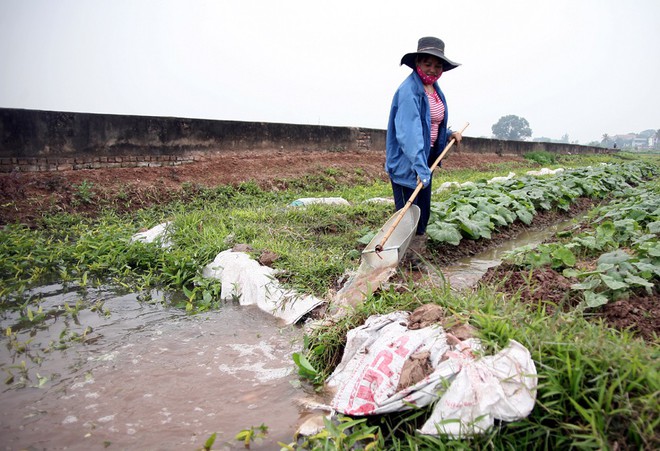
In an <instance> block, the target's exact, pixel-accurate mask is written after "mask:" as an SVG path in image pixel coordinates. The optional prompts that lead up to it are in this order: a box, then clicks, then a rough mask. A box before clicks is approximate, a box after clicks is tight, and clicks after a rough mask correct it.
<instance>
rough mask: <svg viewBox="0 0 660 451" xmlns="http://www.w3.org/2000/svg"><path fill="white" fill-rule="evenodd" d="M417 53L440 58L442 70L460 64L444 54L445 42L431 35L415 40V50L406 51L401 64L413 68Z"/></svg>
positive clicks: (453, 67) (450, 68) (445, 70)
mask: <svg viewBox="0 0 660 451" xmlns="http://www.w3.org/2000/svg"><path fill="white" fill-rule="evenodd" d="M419 55H433V56H436V57H438V58H440V59H441V60H442V61H443V63H442V70H443V71H444V72H447V71H448V70H452V69H455V68H457V67H458V66H460V65H461V64H460V63H455V62H453V61H452V60H450V59H449V58H447V57H446V56H445V43H444V42H443V41H442V39H438V38H434V37H431V36H428V37H424V38H421V39H420V40H419V41H418V42H417V51H416V52H412V53H406V54H405V55H403V58H401V64H405V65H406V66H408V67H410V68H411V69H414V68H415V60H416V59H417V57H418V56H419Z"/></svg>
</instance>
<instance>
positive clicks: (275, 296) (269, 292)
mask: <svg viewBox="0 0 660 451" xmlns="http://www.w3.org/2000/svg"><path fill="white" fill-rule="evenodd" d="M275 272H276V271H275V270H274V269H273V268H270V267H268V266H262V265H260V264H259V262H257V261H255V260H253V259H252V258H250V256H249V255H248V254H246V253H244V252H233V251H232V250H231V249H230V250H226V251H223V252H220V253H219V254H218V255H217V256H216V257H215V260H213V262H212V263H209V264H208V265H206V267H204V269H203V270H202V275H203V276H204V277H207V278H212V279H218V280H220V283H221V284H222V289H221V293H220V297H221V298H222V299H233V298H238V300H239V302H240V304H241V305H252V304H256V305H257V306H258V307H259V308H260V309H261V310H263V311H265V312H268V313H270V314H271V315H274V316H276V317H278V318H281V319H283V320H284V321H285V322H286V323H287V324H293V323H295V322H297V321H298V320H300V318H302V317H303V316H304V315H305V314H306V313H308V312H310V311H311V310H312V309H314V308H315V307H316V306H318V305H320V304H322V303H323V300H322V299H318V298H315V297H314V296H310V295H301V294H299V293H296V292H295V291H293V290H288V289H284V288H282V287H281V286H280V284H279V282H278V281H277V279H276V278H275V277H274V274H275Z"/></svg>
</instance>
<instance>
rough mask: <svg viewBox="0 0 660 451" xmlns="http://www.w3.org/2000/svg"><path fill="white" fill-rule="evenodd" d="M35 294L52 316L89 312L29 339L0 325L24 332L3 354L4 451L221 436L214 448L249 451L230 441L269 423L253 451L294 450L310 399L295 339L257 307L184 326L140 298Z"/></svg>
mask: <svg viewBox="0 0 660 451" xmlns="http://www.w3.org/2000/svg"><path fill="white" fill-rule="evenodd" d="M38 291H40V292H41V293H40V294H41V296H42V301H41V305H42V307H43V310H44V311H55V310H57V309H60V310H64V309H63V306H64V303H65V302H66V303H67V305H68V306H69V307H70V308H71V307H72V306H75V305H76V302H79V303H84V305H86V306H87V307H84V308H81V309H80V311H79V312H78V314H77V316H75V317H74V316H72V315H71V314H64V313H62V314H59V315H53V316H51V317H49V318H48V319H47V320H46V321H45V322H44V327H43V328H42V329H40V330H38V331H36V332H33V333H31V334H30V333H28V332H27V331H26V332H20V331H19V325H18V323H17V320H16V318H15V317H11V316H6V317H4V318H2V320H1V321H0V322H1V326H2V330H3V331H5V330H6V329H7V327H11V328H12V331H13V332H14V333H16V336H15V340H13V341H12V339H10V338H9V337H7V336H6V334H3V337H2V346H0V367H1V368H2V370H3V373H4V375H6V376H8V375H9V374H11V375H13V379H11V378H9V377H8V380H7V384H5V385H4V388H3V389H2V393H0V406H1V407H0V449H8V450H18V449H48V450H54V449H57V450H59V449H86V450H89V449H105V447H106V446H107V447H108V449H150V450H174V449H177V450H178V449H190V450H192V449H198V448H200V447H201V446H203V445H204V443H205V441H206V440H207V438H208V437H209V436H210V435H211V434H212V433H214V432H216V433H217V437H218V438H217V440H216V443H215V445H214V447H213V449H244V448H243V445H242V443H241V442H238V441H236V440H235V439H234V436H235V435H236V434H237V433H238V432H239V431H241V430H242V429H246V428H249V427H251V426H259V425H261V424H265V425H266V426H268V428H269V433H268V435H267V437H266V439H265V440H264V441H263V442H262V443H261V444H260V445H256V446H255V445H254V444H253V445H252V447H251V449H279V447H278V446H277V445H276V442H277V441H283V442H289V441H290V440H291V437H292V436H293V433H294V432H295V429H296V427H297V425H298V423H299V422H300V419H301V414H302V412H300V411H299V408H298V407H297V403H296V399H297V398H299V397H303V396H304V395H305V394H304V390H303V389H302V388H300V387H298V388H296V383H297V381H298V378H297V375H296V371H295V367H294V365H293V363H292V360H291V354H292V353H293V352H296V351H298V350H299V349H300V348H301V343H300V338H301V335H302V333H301V331H300V330H299V329H296V328H294V327H286V326H282V325H281V324H280V323H278V321H277V320H276V319H275V318H273V317H272V316H270V315H268V314H266V313H264V312H262V311H260V310H259V309H257V308H256V307H255V308H251V307H239V306H234V305H228V306H225V307H224V308H222V309H221V310H220V311H216V312H212V313H208V314H201V315H197V316H187V315H185V314H184V313H183V312H182V311H181V310H179V309H175V308H167V307H163V306H162V305H161V303H160V302H153V303H149V302H139V301H138V299H137V297H136V296H135V295H134V294H128V295H117V294H115V293H113V292H112V291H109V290H104V289H99V290H94V291H88V292H87V293H79V292H76V291H75V290H67V289H64V288H63V287H62V286H60V285H50V286H47V287H43V288H41V289H40V290H38ZM152 294H153V300H154V301H162V300H163V295H162V294H161V293H152ZM165 301H167V300H166V299H165ZM90 306H96V307H95V309H96V311H92V308H90ZM90 328H91V329H90ZM76 334H77V335H76ZM83 334H84V339H83V338H81V337H82V336H83ZM29 340H31V341H29ZM27 341H29V343H28V344H27V346H26V352H23V353H16V352H15V349H16V347H17V346H19V345H18V344H17V343H25V342H27ZM60 345H62V347H63V346H66V348H65V349H56V348H57V347H58V346H60ZM12 349H13V350H12ZM21 362H25V363H24V365H25V366H24V369H22V365H23V364H22V363H21Z"/></svg>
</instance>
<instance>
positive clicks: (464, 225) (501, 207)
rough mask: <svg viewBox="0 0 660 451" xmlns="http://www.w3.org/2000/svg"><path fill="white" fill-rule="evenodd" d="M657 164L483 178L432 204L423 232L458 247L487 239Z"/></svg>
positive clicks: (648, 172)
mask: <svg viewBox="0 0 660 451" xmlns="http://www.w3.org/2000/svg"><path fill="white" fill-rule="evenodd" d="M656 171H657V168H656V167H655V166H653V165H651V164H649V163H644V162H640V161H635V162H631V163H627V164H622V165H600V166H595V167H591V166H590V167H585V168H578V169H570V170H566V171H563V172H561V173H560V174H558V175H556V176H553V177H544V178H537V177H531V176H523V177H519V178H511V179H507V180H504V181H502V182H500V183H494V184H489V183H487V182H486V181H485V180H483V181H479V182H477V183H475V184H474V185H470V186H466V187H465V186H464V187H462V188H461V189H459V190H456V191H454V192H452V193H451V194H450V195H449V197H448V198H447V199H445V200H443V201H441V202H434V203H432V205H431V218H430V220H429V226H428V228H427V233H428V235H429V237H430V238H431V239H432V240H435V241H438V242H446V243H449V244H453V245H458V244H459V243H460V242H461V240H462V239H463V238H466V237H467V238H470V239H480V238H486V239H490V238H491V233H492V232H493V231H494V230H496V229H497V228H500V227H506V226H508V225H510V224H512V223H513V222H515V221H516V220H520V221H522V222H523V223H525V224H531V223H532V221H533V219H534V216H535V215H536V214H537V212H538V211H539V210H551V209H553V208H557V209H561V210H568V209H569V208H570V206H571V204H572V203H574V202H575V200H576V199H578V198H581V197H589V198H595V199H601V198H604V197H606V196H612V195H616V194H619V193H622V192H623V191H624V190H627V189H630V188H632V187H633V186H635V185H637V184H639V183H641V182H643V181H644V180H646V179H648V178H650V177H653V176H654V175H655V173H656Z"/></svg>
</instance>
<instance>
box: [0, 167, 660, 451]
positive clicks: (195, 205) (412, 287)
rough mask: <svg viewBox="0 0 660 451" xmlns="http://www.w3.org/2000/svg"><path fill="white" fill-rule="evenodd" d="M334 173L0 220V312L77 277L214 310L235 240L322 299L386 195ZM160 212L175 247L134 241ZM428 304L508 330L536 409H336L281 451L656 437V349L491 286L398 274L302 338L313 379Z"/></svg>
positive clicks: (444, 175) (86, 194)
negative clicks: (503, 413) (342, 202)
mask: <svg viewBox="0 0 660 451" xmlns="http://www.w3.org/2000/svg"><path fill="white" fill-rule="evenodd" d="M631 158H637V156H630V155H627V154H617V155H614V156H610V155H593V156H565V157H561V158H558V161H557V163H556V165H557V166H564V167H575V166H581V165H590V164H598V163H601V162H608V163H618V162H622V161H627V160H628V159H631ZM639 158H645V157H639ZM649 158H650V157H649ZM654 161H656V162H657V159H655V160H654ZM538 168H539V165H538V163H535V162H532V161H530V163H529V165H520V164H517V165H498V166H497V167H494V168H490V169H488V170H486V171H477V170H461V171H449V170H439V171H438V172H437V173H436V176H435V183H436V186H437V185H439V184H440V183H442V182H443V181H458V182H465V181H476V180H482V179H487V178H490V177H493V176H502V175H506V174H507V173H508V172H509V171H513V172H516V173H517V174H522V173H523V172H524V171H527V170H531V169H538ZM358 175H359V174H358ZM335 176H336V174H334V173H333V171H332V170H329V171H327V172H326V173H325V174H324V175H323V176H321V177H314V178H307V177H304V178H302V179H299V180H289V181H282V183H283V184H285V185H286V187H287V189H286V190H280V191H277V192H274V191H273V192H271V191H263V190H261V189H260V188H259V187H258V186H257V185H255V184H253V183H245V184H242V185H239V186H238V187H228V186H222V187H214V188H205V187H199V186H193V185H188V186H186V187H185V188H184V192H183V193H181V198H180V199H179V200H174V201H173V202H171V203H169V204H167V205H164V206H161V207H157V208H150V209H144V210H139V211H137V212H135V213H130V214H119V213H117V212H116V211H115V210H113V209H112V208H108V209H107V210H106V211H104V212H103V213H102V214H101V215H100V216H98V217H96V218H93V219H90V218H87V217H83V216H78V215H52V216H49V217H46V218H44V220H43V223H42V226H41V227H40V228H38V229H28V228H26V227H23V226H20V225H9V226H6V227H4V228H3V229H2V230H0V278H2V280H3V284H2V287H1V288H0V310H11V311H15V312H19V313H20V316H21V317H22V318H23V320H22V322H21V327H24V328H29V327H38V325H39V321H42V320H43V318H44V317H45V315H46V313H45V312H42V311H41V310H40V306H39V299H38V297H35V296H31V295H28V294H27V293H28V291H27V290H28V289H29V288H30V287H34V286H38V285H39V284H43V283H44V282H45V281H48V280H57V281H59V282H63V283H65V284H66V283H69V284H75V285H79V286H81V287H85V286H97V285H100V284H115V285H119V286H122V287H124V288H125V289H128V290H131V291H135V292H148V290H150V289H152V288H160V289H164V290H172V291H178V292H183V293H185V297H184V298H185V299H184V300H183V301H179V302H178V305H179V306H180V307H181V308H186V309H188V310H189V311H191V312H200V311H204V310H208V309H214V308H221V306H222V302H221V301H220V300H219V299H218V294H219V293H220V288H221V287H220V285H219V282H217V281H212V280H206V279H203V278H202V277H201V269H202V268H203V267H204V266H205V265H206V264H207V263H209V262H210V261H211V260H212V259H213V258H214V257H215V255H217V253H219V252H220V251H222V250H225V249H228V248H231V247H232V246H233V245H234V244H237V243H247V244H250V245H251V246H252V248H253V255H254V256H255V257H257V256H258V255H259V254H260V253H261V252H263V251H265V250H268V251H272V252H274V253H276V254H277V255H278V257H279V258H278V259H277V260H275V262H274V264H273V265H274V267H276V268H277V269H278V270H279V271H280V273H279V276H278V278H279V279H280V281H281V282H283V283H285V284H287V285H289V286H291V287H294V288H296V289H298V290H301V291H304V292H306V293H311V294H315V295H317V296H321V297H324V296H328V294H329V290H330V289H331V288H332V287H333V286H334V285H335V284H336V282H337V280H338V279H339V278H340V277H341V276H342V275H343V274H344V273H345V272H346V271H347V270H352V269H355V268H357V266H358V264H359V260H360V253H359V249H360V245H359V244H358V240H359V239H360V238H361V237H362V236H364V235H365V234H366V233H367V232H369V231H374V230H376V229H377V228H378V227H380V226H381V225H382V224H383V223H384V222H385V221H386V219H387V218H388V217H389V216H390V215H391V213H392V212H393V207H391V206H389V205H386V206H384V205H383V204H378V203H367V202H363V201H364V200H366V199H368V198H371V197H389V196H391V193H390V186H389V184H387V183H385V182H373V183H370V184H368V185H356V186H348V185H341V184H338V183H337V179H336V178H335ZM91 188H92V187H91V186H79V187H78V192H79V197H80V201H81V202H84V201H85V199H90V200H92V199H93V191H92V190H91ZM443 196H444V194H438V195H436V198H437V199H438V200H440V199H442V197H443ZM300 197H343V198H345V199H347V200H348V201H349V202H350V203H351V205H350V206H334V207H332V208H328V207H327V206H318V205H310V206H307V207H289V204H290V203H291V202H292V201H293V200H295V199H297V198H300ZM164 221H172V223H173V235H172V237H171V239H172V242H173V245H172V247H171V248H169V249H168V250H167V251H165V250H163V249H161V248H160V247H159V246H158V245H157V244H145V243H136V242H131V237H132V236H133V234H135V233H136V232H138V231H140V230H141V229H146V228H151V227H153V226H155V225H157V224H159V223H161V222H164ZM401 276H402V277H405V275H403V274H402V275H401ZM81 302H82V301H81ZM429 302H433V303H437V304H439V305H441V306H443V307H444V308H445V309H446V310H447V311H448V312H449V313H450V315H451V316H452V317H453V318H455V319H457V320H460V321H465V322H469V323H470V324H472V325H473V326H475V327H477V328H478V330H479V331H480V332H479V333H480V338H481V339H482V340H483V342H484V343H485V345H486V347H487V349H488V351H489V352H495V351H497V350H500V349H502V347H504V346H505V345H506V343H507V342H508V340H509V339H515V340H517V341H519V342H520V343H522V344H523V345H524V346H525V347H527V349H529V350H530V352H531V353H532V357H533V359H534V361H535V363H536V365H537V370H538V374H539V387H538V394H537V403H536V407H535V409H534V411H533V412H532V414H531V415H530V416H529V417H528V418H525V419H523V420H521V421H518V422H515V423H508V424H506V423H499V424H497V425H496V427H495V428H494V429H493V430H491V431H489V433H488V434H486V435H483V436H478V437H473V438H470V439H467V440H460V441H459V440H451V439H448V438H446V437H424V436H419V435H418V434H416V432H415V428H416V427H417V426H419V425H420V424H421V423H422V422H423V419H424V418H425V417H426V416H427V415H428V413H429V410H428V409H418V410H414V411H409V412H404V413H399V414H396V415H389V416H383V417H377V418H368V419H366V420H365V421H350V420H342V421H340V422H339V423H338V424H336V425H333V427H329V429H328V430H327V433H326V434H324V435H321V436H318V437H313V438H309V439H308V440H307V441H306V442H305V445H304V447H303V446H302V445H301V444H300V443H293V444H288V445H287V446H288V447H289V449H336V448H337V446H340V445H341V446H344V447H346V444H347V443H351V444H354V445H355V444H361V446H370V447H372V449H429V448H430V449H487V448H490V449H560V448H585V449H609V448H614V447H619V448H620V449H621V448H622V449H654V448H655V449H657V448H659V447H660V439H659V437H660V434H659V433H658V429H659V422H660V420H659V419H658V415H657V413H658V411H660V406H659V401H658V393H660V381H659V380H658V366H657V361H658V357H659V355H658V348H657V346H655V345H654V344H648V343H644V342H642V341H641V340H639V339H636V338H635V337H633V336H632V335H631V334H628V333H626V332H615V331H613V330H611V329H609V328H608V327H607V326H606V325H604V324H602V323H599V322H598V321H594V320H589V319H588V318H585V317H583V316H582V315H581V314H579V313H578V312H569V313H562V312H558V313H556V314H554V315H553V316H548V315H547V314H545V313H544V311H543V310H542V309H541V308H535V307H534V306H529V305H523V304H522V303H521V302H518V301H517V299H516V298H515V297H508V298H507V297H505V296H503V295H502V294H501V293H498V292H497V291H495V290H494V289H493V288H490V287H482V288H481V289H479V290H476V291H473V292H468V293H461V294H460V295H459V294H456V293H454V292H452V291H450V290H449V289H448V288H447V287H446V286H434V285H424V286H422V285H420V284H418V283H416V282H414V281H413V280H405V279H404V282H403V283H402V284H401V286H399V287H397V288H396V289H395V288H394V287H391V288H389V289H385V290H383V291H380V292H378V293H377V294H375V295H372V296H370V297H369V299H367V301H366V302H365V303H363V304H362V305H360V306H359V307H357V308H356V309H355V311H354V312H352V313H351V314H350V315H347V316H345V317H343V318H342V319H341V320H339V321H338V322H337V323H336V324H334V325H331V326H327V327H324V328H322V329H317V330H315V331H314V332H313V333H310V334H309V335H308V336H306V337H305V349H304V357H305V358H306V359H307V360H308V361H309V364H310V365H311V367H312V368H313V370H314V371H313V372H310V374H312V375H313V378H314V382H316V383H321V382H322V381H323V380H325V378H327V376H328V375H329V374H330V373H331V372H332V370H333V369H334V368H335V366H336V365H337V363H338V362H339V360H340V359H341V355H342V352H343V347H344V344H345V337H346V332H347V331H348V330H350V329H352V328H354V327H356V326H358V325H360V324H362V323H363V322H364V320H365V319H366V318H368V317H369V316H370V315H373V314H382V313H389V312H392V311H396V310H413V309H415V308H416V307H418V306H420V305H422V304H425V303H429ZM82 308H90V309H91V308H94V306H91V305H83V304H80V305H78V304H76V305H75V306H73V307H71V309H70V310H71V312H65V313H66V314H70V315H76V312H77V311H79V310H80V309H82ZM5 335H6V337H7V338H6V340H7V343H8V345H9V346H13V347H14V348H16V352H20V351H21V349H24V348H25V347H26V346H29V344H26V343H21V342H19V341H18V340H17V338H16V331H15V330H14V331H12V330H7V331H5ZM64 339H73V338H71V337H69V338H67V337H64ZM211 445H212V444H211ZM344 449H347V448H344Z"/></svg>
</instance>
